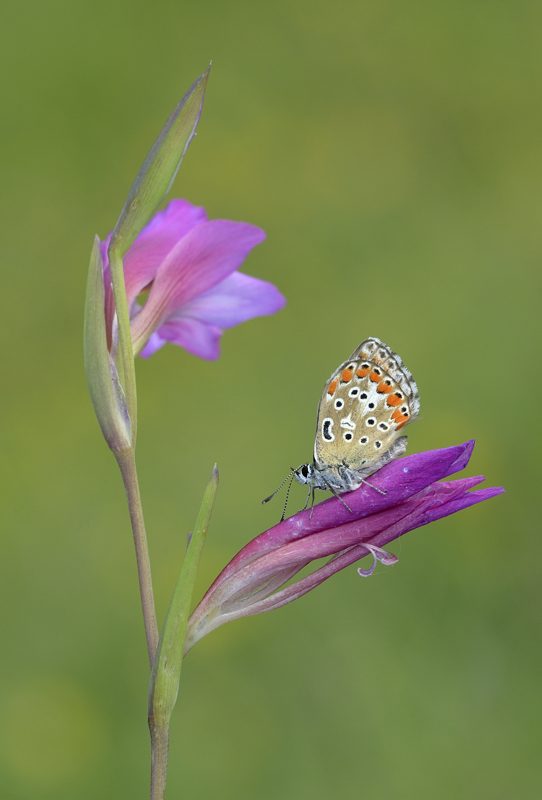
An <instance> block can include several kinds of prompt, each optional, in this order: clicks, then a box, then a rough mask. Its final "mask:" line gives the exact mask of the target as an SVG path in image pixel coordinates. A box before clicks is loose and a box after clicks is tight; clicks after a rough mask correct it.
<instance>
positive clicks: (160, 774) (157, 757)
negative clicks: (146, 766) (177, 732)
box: [149, 719, 169, 800]
mask: <svg viewBox="0 0 542 800" xmlns="http://www.w3.org/2000/svg"><path fill="white" fill-rule="evenodd" d="M149 727H150V729H151V752H152V762H151V764H152V766H151V800H163V798H164V795H165V793H166V778H167V757H168V750H169V725H165V726H161V725H160V726H158V725H156V726H155V725H153V724H152V723H151V720H150V719H149Z"/></svg>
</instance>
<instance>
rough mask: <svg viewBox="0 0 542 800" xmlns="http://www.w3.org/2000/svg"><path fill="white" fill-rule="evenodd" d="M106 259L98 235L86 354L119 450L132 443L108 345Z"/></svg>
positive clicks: (102, 415) (109, 434)
mask: <svg viewBox="0 0 542 800" xmlns="http://www.w3.org/2000/svg"><path fill="white" fill-rule="evenodd" d="M104 296H105V292H104V281H103V261H102V255H101V252H100V240H99V239H98V237H97V236H96V237H95V239H94V245H93V247H92V253H91V256H90V266H89V270H88V280H87V294H86V297H85V322H84V337H83V338H84V355H85V373H86V376H87V384H88V390H89V392H90V398H91V400H92V405H93V406H94V411H95V412H96V416H97V417H98V422H99V423H100V428H101V429H102V433H103V435H104V438H105V441H106V442H107V444H108V445H109V447H110V448H111V450H113V451H114V452H116V453H120V452H123V451H125V450H127V449H128V448H129V447H130V446H131V441H132V434H131V425H130V417H129V416H128V411H127V409H126V400H125V397H124V392H123V390H122V386H121V384H120V381H119V376H118V372H117V368H116V366H115V364H114V363H113V360H112V358H111V356H110V354H109V351H108V349H107V334H106V329H105V305H104Z"/></svg>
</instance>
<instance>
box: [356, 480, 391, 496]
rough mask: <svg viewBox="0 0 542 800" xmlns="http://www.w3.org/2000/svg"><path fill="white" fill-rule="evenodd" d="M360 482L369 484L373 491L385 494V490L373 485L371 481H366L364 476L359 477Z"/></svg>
mask: <svg viewBox="0 0 542 800" xmlns="http://www.w3.org/2000/svg"><path fill="white" fill-rule="evenodd" d="M361 482H362V483H364V484H365V485H366V486H370V487H371V489H374V490H375V492H378V493H379V494H383V495H385V494H386V492H385V491H384V490H383V489H379V488H378V486H373V484H372V483H369V481H366V480H365V479H364V478H362V479H361Z"/></svg>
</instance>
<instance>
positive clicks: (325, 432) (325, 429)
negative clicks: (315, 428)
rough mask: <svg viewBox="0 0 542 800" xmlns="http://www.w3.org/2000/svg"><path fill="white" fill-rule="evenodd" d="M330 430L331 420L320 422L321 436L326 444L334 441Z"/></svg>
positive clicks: (331, 426)
mask: <svg viewBox="0 0 542 800" xmlns="http://www.w3.org/2000/svg"><path fill="white" fill-rule="evenodd" d="M332 428H333V420H332V419H330V418H329V417H327V418H326V419H325V420H324V421H323V422H322V436H323V437H324V439H325V440H326V442H332V441H333V440H334V439H335V436H334V435H333V432H332Z"/></svg>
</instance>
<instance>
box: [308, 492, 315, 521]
mask: <svg viewBox="0 0 542 800" xmlns="http://www.w3.org/2000/svg"><path fill="white" fill-rule="evenodd" d="M313 511H314V486H313V487H312V503H311V513H310V515H309V520H311V519H312V512H313Z"/></svg>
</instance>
